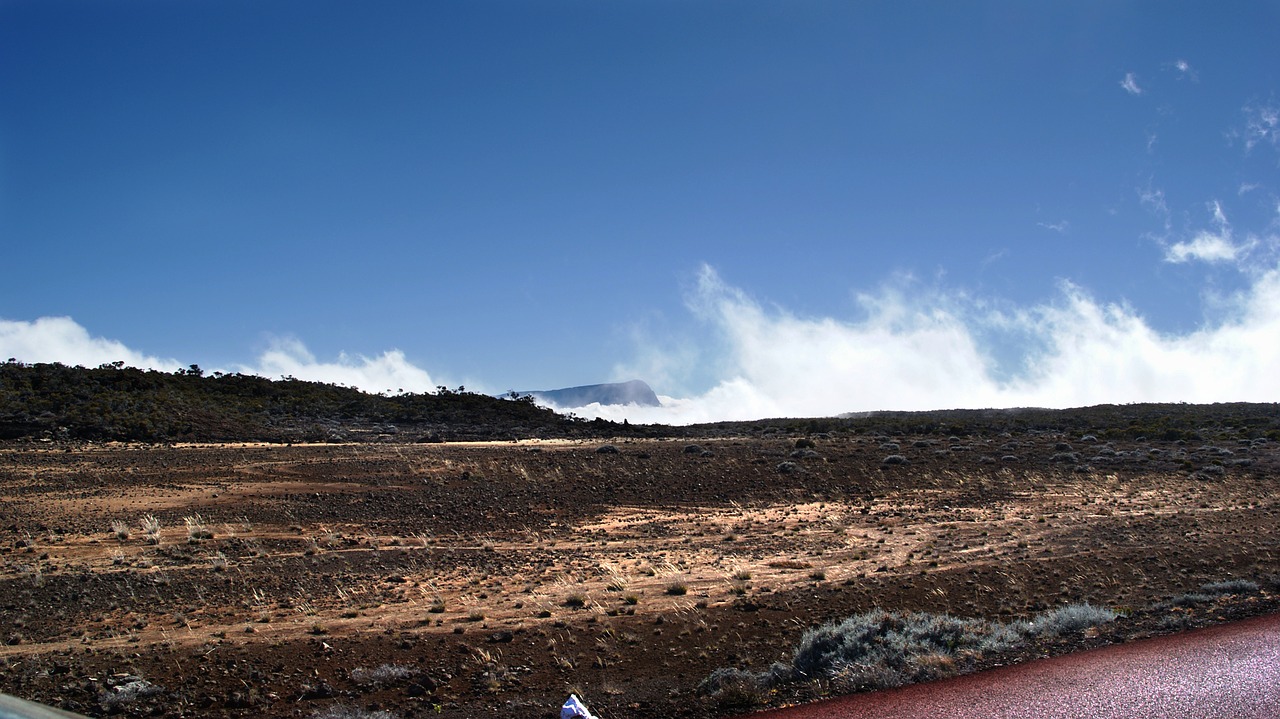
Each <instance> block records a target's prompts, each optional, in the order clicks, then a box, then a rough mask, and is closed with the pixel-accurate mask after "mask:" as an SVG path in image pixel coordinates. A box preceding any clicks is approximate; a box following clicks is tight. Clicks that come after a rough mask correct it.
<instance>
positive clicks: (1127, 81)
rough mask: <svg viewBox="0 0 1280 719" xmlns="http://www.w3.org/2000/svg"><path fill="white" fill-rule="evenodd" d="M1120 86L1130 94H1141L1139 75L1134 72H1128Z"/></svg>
mask: <svg viewBox="0 0 1280 719" xmlns="http://www.w3.org/2000/svg"><path fill="white" fill-rule="evenodd" d="M1120 87H1122V88H1124V91H1125V92H1127V93H1129V94H1130V95H1141V94H1142V88H1141V87H1139V86H1138V76H1137V75H1135V74H1134V73H1132V72H1126V73H1125V74H1124V79H1123V80H1121V81H1120Z"/></svg>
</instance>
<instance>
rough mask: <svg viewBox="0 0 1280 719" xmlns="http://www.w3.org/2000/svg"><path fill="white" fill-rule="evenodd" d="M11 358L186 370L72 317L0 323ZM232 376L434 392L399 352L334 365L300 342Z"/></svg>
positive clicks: (283, 345) (4, 354) (345, 358)
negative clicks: (94, 332)
mask: <svg viewBox="0 0 1280 719" xmlns="http://www.w3.org/2000/svg"><path fill="white" fill-rule="evenodd" d="M10 357H12V358H14V359H17V360H18V361H20V362H26V363H31V364H34V363H39V362H61V363H62V364H65V365H72V366H74V365H83V366H85V367H97V366H98V365H102V364H108V363H111V362H124V364H125V365H126V366H128V367H138V368H141V369H157V370H163V371H166V372H172V371H174V370H177V369H180V368H182V367H184V366H185V365H183V364H182V363H180V362H178V361H177V360H174V359H162V358H159V357H154V356H151V355H146V354H143V353H141V352H137V351H135V350H132V349H129V347H127V346H125V344H124V343H122V342H119V341H116V340H109V339H105V338H102V337H93V336H91V335H90V334H89V332H88V330H86V329H85V328H84V327H81V326H80V325H79V324H77V323H76V321H75V320H73V319H71V318H70V317H41V318H40V319H37V320H35V321H34V322H23V321H12V320H4V319H0V359H3V358H10ZM206 369H208V368H206ZM231 371H235V372H242V373H244V374H254V375H260V376H262V377H269V378H272V379H278V378H280V377H281V376H286V375H287V376H291V377H296V378H297V379H304V380H312V381H316V382H329V383H332V384H341V385H348V386H354V387H358V388H360V389H362V390H364V391H366V392H386V391H391V392H397V391H399V390H401V389H403V390H404V391H406V392H427V391H431V390H434V389H435V387H436V385H435V384H434V383H433V382H432V380H431V376H430V375H429V374H428V373H427V372H426V371H425V370H423V369H421V368H419V367H416V366H414V365H413V364H412V363H411V362H409V361H408V360H407V359H406V358H405V356H404V353H403V352H401V351H399V350H388V351H386V352H383V353H382V354H381V355H378V356H377V357H365V356H363V355H355V356H351V355H347V354H346V353H342V354H339V355H338V358H337V360H335V361H333V362H321V361H318V360H317V359H316V358H315V356H314V355H312V354H311V353H310V352H309V351H308V350H307V348H306V346H305V345H303V343H302V342H300V341H298V340H296V339H277V340H275V341H274V342H272V344H271V347H270V348H269V349H268V350H267V351H266V352H263V353H262V354H261V355H260V356H259V357H258V359H257V361H256V363H254V364H252V365H242V366H238V367H235V368H233V369H232V370H231Z"/></svg>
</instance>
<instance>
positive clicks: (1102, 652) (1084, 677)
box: [750, 614, 1280, 719]
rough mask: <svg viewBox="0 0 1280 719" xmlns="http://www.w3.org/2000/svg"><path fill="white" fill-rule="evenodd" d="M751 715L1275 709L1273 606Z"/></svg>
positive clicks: (1267, 714) (1232, 714)
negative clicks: (1192, 627) (1178, 629)
mask: <svg viewBox="0 0 1280 719" xmlns="http://www.w3.org/2000/svg"><path fill="white" fill-rule="evenodd" d="M750 717H751V719H766V718H767V719H856V718H858V717H874V719H1024V718H1029V717H1034V718H1036V719H1041V718H1044V719H1157V718H1158V719H1280V614H1272V615H1268V616H1264V617H1255V618H1254V619H1249V620H1246V621H1242V622H1236V623H1234V624H1226V625H1222V626H1218V627H1211V628H1208V629H1201V630H1198V631H1194V632H1188V633H1185V634H1181V635H1176V636H1168V637H1160V638H1158V639H1148V640H1144V641H1139V642H1134V643H1132V644H1119V645H1114V646H1110V647H1105V648H1102V649H1097V650H1093V651H1089V652H1080V653H1078V654H1071V655H1068V656H1064V657H1057V658H1054V659H1046V660H1042V661H1036V662H1030V663H1028V664H1022V665H1018V666H1012V667H1004V668H1002V669H996V670H993V671H989V672H982V673H980V674H972V675H969V676H964V677H957V678H955V679H948V680H946V681H941V682H934V683H931V684H917V685H915V686H910V687H905V688H903V689H895V690H891V691H883V692H876V693H873V694H857V695H853V696H849V697H843V698H840V699H833V700H831V701H826V702H821V703H818V704H810V705H806V706H798V707H791V708H788V709H780V710H776V711H769V712H761V713H757V714H752V715H750Z"/></svg>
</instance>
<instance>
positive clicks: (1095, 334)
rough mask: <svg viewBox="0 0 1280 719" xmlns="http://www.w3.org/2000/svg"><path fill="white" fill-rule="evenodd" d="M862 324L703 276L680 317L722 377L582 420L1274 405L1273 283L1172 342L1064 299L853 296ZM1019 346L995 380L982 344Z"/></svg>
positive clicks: (1277, 383)
mask: <svg viewBox="0 0 1280 719" xmlns="http://www.w3.org/2000/svg"><path fill="white" fill-rule="evenodd" d="M859 303H860V305H861V306H862V308H863V310H864V311H865V313H866V316H865V318H864V319H860V320H841V319H836V318H831V317H817V318H805V317H798V316H795V315H793V314H791V313H789V312H787V311H785V310H782V309H773V310H769V309H766V308H765V307H763V306H761V305H760V304H759V303H758V302H756V301H755V300H753V299H751V298H750V297H748V296H746V295H745V294H744V293H743V292H742V291H740V290H738V289H736V288H733V287H730V286H728V285H726V284H725V283H723V282H722V281H721V280H720V278H719V276H718V275H717V274H716V273H715V271H714V270H712V269H711V268H705V269H704V272H703V275H702V280H701V282H700V284H699V288H698V291H697V293H696V294H695V296H694V297H692V298H691V299H690V306H691V308H693V309H694V310H695V312H696V313H699V314H700V316H702V317H704V319H705V321H706V322H707V323H708V324H709V325H710V329H711V330H713V331H715V332H718V333H720V334H723V335H724V336H725V337H727V338H728V344H727V345H726V348H725V350H724V356H722V357H715V358H705V357H704V358H702V359H701V361H708V360H709V359H712V360H715V361H717V362H719V363H721V364H722V366H724V367H725V370H724V372H723V373H722V377H721V378H720V379H719V380H718V381H717V382H715V384H714V385H713V386H712V387H711V388H710V389H709V390H707V391H706V392H704V393H702V394H700V395H696V396H692V397H685V398H672V397H663V403H664V406H663V407H660V408H640V407H625V408H624V407H588V408H580V409H575V410H574V411H575V412H576V413H577V414H580V415H583V416H603V417H606V418H609V419H615V420H621V419H623V418H627V419H629V420H630V421H632V422H666V423H674V424H688V423H695V422H704V421H714V420H725V419H757V418H762V417H808V416H830V415H835V414H840V413H843V412H850V411H860V410H876V409H898V410H925V409H939V408H950V407H1019V406H1040V407H1073V406H1085V405H1091V404H1101V403H1125V402H1144V401H1153V402H1180V401H1185V402H1218V401H1269V402H1270V401H1277V400H1280V376H1277V375H1276V373H1275V372H1273V371H1271V369H1269V368H1273V367H1275V366H1277V363H1278V362H1280V342H1277V341H1276V339H1275V338H1276V337H1280V269H1271V270H1269V271H1265V272H1262V273H1261V274H1259V275H1258V276H1257V278H1256V279H1255V282H1254V284H1253V285H1252V286H1251V287H1250V288H1249V290H1248V291H1247V292H1245V293H1243V294H1241V295H1240V296H1238V297H1235V298H1234V304H1233V306H1232V308H1231V309H1232V311H1231V312H1229V313H1228V319H1226V320H1222V321H1219V322H1218V323H1217V324H1214V325H1207V326H1205V327H1202V328H1200V329H1198V330H1196V331H1194V332H1190V333H1186V334H1180V335H1169V334H1161V333H1159V332H1157V331H1155V330H1154V329H1152V328H1151V326H1150V325H1149V324H1148V323H1147V322H1146V321H1145V320H1144V319H1143V317H1142V316H1141V315H1140V314H1138V313H1137V312H1136V311H1135V310H1133V309H1132V308H1130V307H1127V306H1123V305H1114V304H1104V303H1100V302H1098V301H1097V300H1095V299H1094V298H1092V297H1091V296H1090V295H1089V294H1088V293H1086V292H1085V291H1084V290H1082V289H1080V288H1079V287H1076V286H1074V285H1069V284H1067V285H1063V286H1062V288H1061V289H1060V291H1059V294H1058V296H1057V298H1056V299H1055V300H1053V301H1051V302H1048V303H1045V304H1041V305H1037V306H1034V307H1031V308H1027V309H1023V310H1019V311H1013V312H1007V311H1006V312H1000V311H998V310H993V309H990V308H989V307H986V306H984V305H983V303H980V302H975V301H971V300H968V299H966V298H965V297H963V296H960V295H955V294H947V293H943V292H928V291H921V289H920V288H918V287H905V288H902V287H899V288H893V287H889V288H886V289H883V290H881V291H880V292H879V293H878V294H874V295H862V296H860V297H859ZM993 333H995V334H999V333H1004V334H1005V336H1008V337H1016V338H1018V339H1020V340H1021V341H1023V343H1024V349H1025V351H1026V355H1025V357H1024V360H1023V363H1022V369H1021V371H1020V372H1018V373H1016V374H1015V375H1014V376H1013V377H1012V378H1011V379H1007V380H1004V381H1001V380H997V379H996V378H995V377H996V376H997V372H996V369H997V367H996V363H995V361H994V360H993V359H992V357H991V356H990V352H989V344H987V343H984V341H983V340H982V339H980V338H983V337H990V336H991V335H992V334H993Z"/></svg>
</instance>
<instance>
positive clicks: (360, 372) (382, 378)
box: [238, 338, 436, 393]
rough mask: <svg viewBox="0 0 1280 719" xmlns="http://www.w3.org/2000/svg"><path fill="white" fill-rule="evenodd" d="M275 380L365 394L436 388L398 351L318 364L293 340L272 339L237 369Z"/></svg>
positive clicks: (340, 358) (345, 356) (428, 377)
mask: <svg viewBox="0 0 1280 719" xmlns="http://www.w3.org/2000/svg"><path fill="white" fill-rule="evenodd" d="M238 371H239V372H242V373H245V374H256V375H261V376H263V377H270V378H272V379H277V378H279V377H282V376H289V377H296V378H297V379H305V380H311V381H313V382H328V383H330V384H340V385H348V386H352V387H358V388H360V389H362V390H364V391H366V392H392V393H395V392H398V391H400V390H404V391H405V392H427V391H431V390H434V389H435V387H436V385H435V384H434V383H433V382H432V381H431V376H430V375H429V374H427V372H426V370H423V369H421V368H419V367H416V366H414V365H413V364H412V363H410V362H409V361H408V360H407V359H405V356H404V353H403V352H401V351H400V350H388V351H386V352H383V353H382V354H381V355H378V356H377V357H365V356H364V355H355V356H351V355H348V354H346V353H345V352H344V353H341V354H339V355H338V359H337V360H336V361H334V362H320V361H317V360H316V358H315V356H314V355H312V354H311V352H310V351H308V350H307V348H306V345H304V344H303V343H302V342H300V341H299V340H296V339H291V338H287V339H286V338H280V339H276V340H275V341H274V342H273V343H272V345H271V347H270V348H269V349H268V350H267V351H266V352H263V353H262V354H261V355H259V356H258V360H257V363H256V365H254V366H243V367H240V368H239V369H238Z"/></svg>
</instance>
